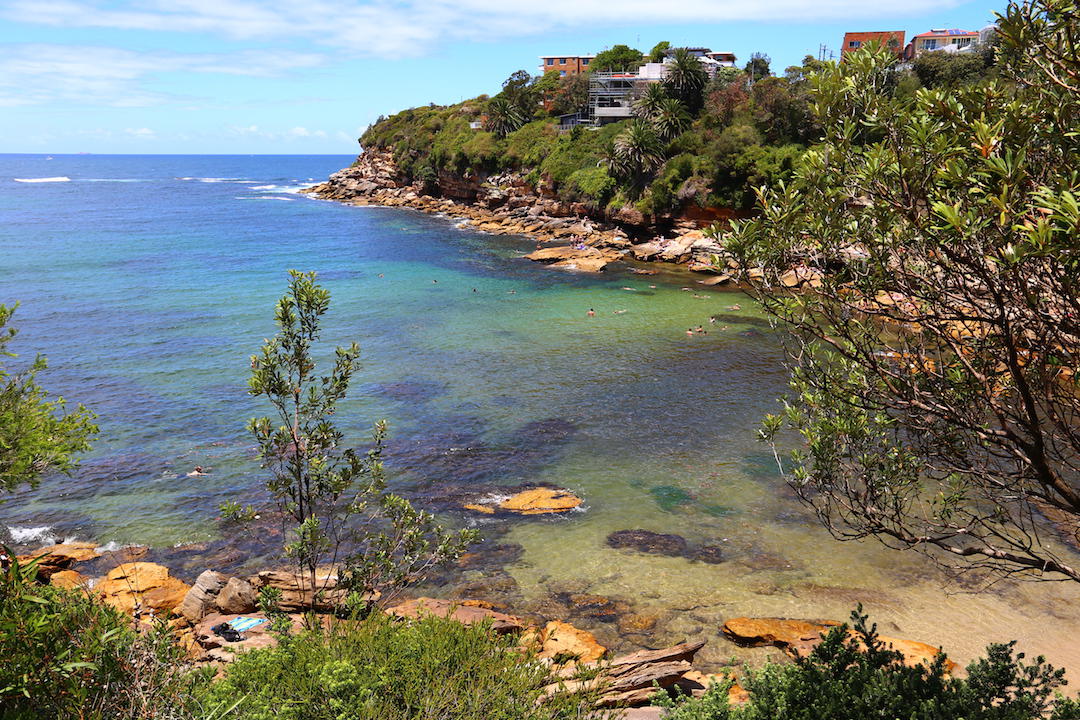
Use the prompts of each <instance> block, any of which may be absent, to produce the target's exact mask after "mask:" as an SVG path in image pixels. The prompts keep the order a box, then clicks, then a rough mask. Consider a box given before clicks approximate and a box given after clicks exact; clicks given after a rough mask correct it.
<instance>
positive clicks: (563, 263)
mask: <svg viewBox="0 0 1080 720" xmlns="http://www.w3.org/2000/svg"><path fill="white" fill-rule="evenodd" d="M525 257H527V258H528V259H529V260H532V261H534V262H542V263H552V264H553V265H554V266H555V267H559V268H564V269H568V270H582V271H584V272H600V271H601V270H603V269H604V268H605V267H607V266H608V264H610V263H612V262H614V261H616V260H618V259H619V258H620V257H621V255H620V254H619V253H618V252H617V251H615V250H601V249H598V248H594V247H590V246H588V245H586V246H585V247H584V248H583V249H578V248H575V247H573V246H570V245H560V246H558V247H547V248H541V249H540V250H537V251H535V252H531V253H529V254H528V255H526V256H525Z"/></svg>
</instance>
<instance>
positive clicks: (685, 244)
mask: <svg viewBox="0 0 1080 720" xmlns="http://www.w3.org/2000/svg"><path fill="white" fill-rule="evenodd" d="M694 233H697V234H696V235H695V234H694ZM694 233H687V234H686V235H681V236H679V237H677V238H675V239H674V240H672V241H670V242H669V243H667V244H666V245H664V247H663V249H662V250H661V251H660V259H661V260H663V261H664V262H684V261H686V260H689V259H690V248H691V247H693V245H694V243H695V242H697V241H698V240H700V239H701V232H700V231H697V230H695V231H694Z"/></svg>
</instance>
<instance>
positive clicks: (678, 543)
mask: <svg viewBox="0 0 1080 720" xmlns="http://www.w3.org/2000/svg"><path fill="white" fill-rule="evenodd" d="M607 544H608V545H610V546H611V547H613V548H620V549H622V548H628V549H631V550H637V551H638V552H643V553H648V554H650V555H668V556H679V555H684V554H685V553H686V548H687V545H686V540H685V539H684V538H683V537H681V536H679V535H666V534H663V533H657V532H652V531H651V530H617V531H616V532H613V533H611V534H610V535H608V536H607Z"/></svg>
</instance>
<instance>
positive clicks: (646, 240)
mask: <svg viewBox="0 0 1080 720" xmlns="http://www.w3.org/2000/svg"><path fill="white" fill-rule="evenodd" d="M307 192H310V193H312V194H314V195H317V196H318V197H321V198H323V199H326V200H336V201H340V202H346V203H350V204H354V205H388V206H392V207H402V206H403V207H411V208H415V209H418V210H422V211H425V212H439V213H444V214H446V215H450V216H454V217H460V218H466V219H467V220H469V221H470V222H471V224H472V225H474V226H475V227H477V228H478V229H480V230H482V231H484V232H491V233H497V234H514V235H528V236H530V237H534V238H536V239H537V241H538V243H539V242H545V241H547V242H550V241H559V240H562V241H573V242H575V243H580V244H584V245H588V246H591V248H604V249H613V250H617V251H619V252H620V253H624V254H627V255H629V256H631V257H633V258H634V259H638V260H659V261H665V262H677V263H688V264H689V265H690V267H691V268H692V269H696V270H713V268H712V267H711V264H710V261H711V258H712V256H713V255H714V254H717V253H720V252H721V248H720V246H719V244H718V243H717V242H716V241H715V240H712V239H711V238H707V237H705V235H704V233H702V232H701V228H702V227H704V226H706V225H709V224H711V223H712V222H715V221H717V220H725V219H730V217H731V216H732V215H733V213H731V212H730V211H724V210H719V209H717V210H712V211H710V210H708V209H702V208H693V209H692V210H691V211H690V212H688V213H684V214H681V215H679V216H676V217H673V218H665V219H664V220H665V223H664V224H665V225H666V226H668V227H669V228H670V231H669V232H667V233H665V234H667V235H672V236H673V237H670V238H664V237H657V236H656V234H657V231H658V228H657V227H656V225H655V222H656V218H653V217H651V216H649V215H646V214H644V213H642V212H640V211H638V210H636V209H635V208H633V207H630V206H624V207H622V208H620V209H619V210H617V211H615V212H606V211H603V210H598V209H597V208H594V207H592V206H590V205H587V204H585V203H568V202H564V201H560V200H559V199H558V198H557V197H556V195H555V192H554V189H553V188H551V187H550V186H549V185H548V184H547V183H545V182H544V181H543V180H541V181H540V182H539V183H538V184H537V185H531V184H530V183H528V182H526V180H525V173H523V172H520V171H518V172H504V173H498V174H486V173H467V174H455V173H450V172H446V171H440V172H439V173H438V174H437V176H436V177H435V178H434V179H433V180H432V181H431V182H427V183H425V182H422V181H416V182H412V183H409V182H408V181H407V179H406V178H405V177H404V176H403V173H401V172H400V170H399V169H398V167H397V165H396V163H395V162H394V159H393V154H392V152H391V151H389V150H384V149H370V150H365V151H364V152H363V153H362V154H361V155H360V157H358V158H357V161H356V162H355V163H354V164H353V165H352V166H351V167H348V168H345V169H343V170H340V171H338V172H336V173H334V174H333V175H331V176H330V178H329V179H328V180H327V181H326V182H325V183H322V184H320V185H316V186H315V187H313V188H310V189H309V190H307Z"/></svg>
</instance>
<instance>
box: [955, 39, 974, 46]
mask: <svg viewBox="0 0 1080 720" xmlns="http://www.w3.org/2000/svg"><path fill="white" fill-rule="evenodd" d="M970 44H971V38H956V47H958V48H962V47H967V46H968V45H970Z"/></svg>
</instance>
